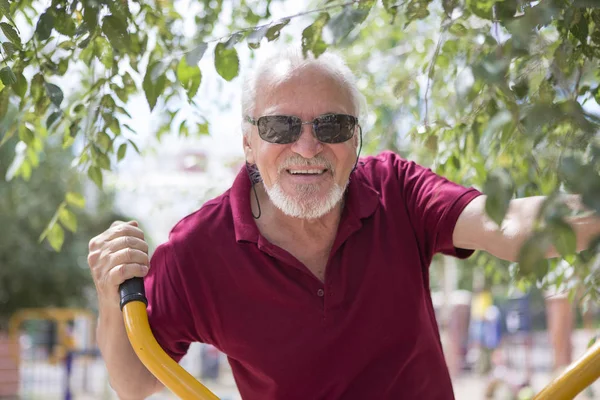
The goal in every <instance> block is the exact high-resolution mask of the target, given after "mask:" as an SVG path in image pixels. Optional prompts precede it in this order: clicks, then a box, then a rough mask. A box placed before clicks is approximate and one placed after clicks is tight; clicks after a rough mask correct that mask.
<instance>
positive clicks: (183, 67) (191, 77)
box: [177, 58, 202, 99]
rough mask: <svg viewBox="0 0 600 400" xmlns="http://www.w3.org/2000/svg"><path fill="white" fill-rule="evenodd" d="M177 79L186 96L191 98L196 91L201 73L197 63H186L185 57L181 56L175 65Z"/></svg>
mask: <svg viewBox="0 0 600 400" xmlns="http://www.w3.org/2000/svg"><path fill="white" fill-rule="evenodd" d="M177 79H178V80H179V82H181V85H182V86H183V88H184V89H185V90H186V92H187V94H188V98H190V99H191V98H193V97H194V96H195V95H196V93H197V92H198V88H199V87H200V82H201V80H202V73H201V72H200V68H199V67H198V66H197V65H192V66H190V65H188V63H187V61H186V59H185V58H182V59H181V60H180V61H179V64H178V65H177Z"/></svg>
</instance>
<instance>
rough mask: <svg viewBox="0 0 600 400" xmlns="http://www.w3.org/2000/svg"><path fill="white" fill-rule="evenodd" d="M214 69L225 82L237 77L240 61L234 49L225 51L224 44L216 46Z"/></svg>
mask: <svg viewBox="0 0 600 400" xmlns="http://www.w3.org/2000/svg"><path fill="white" fill-rule="evenodd" d="M215 68H216V70H217V72H218V73H219V75H221V77H222V78H223V79H225V80H226V81H231V80H233V78H235V77H236V76H238V73H239V68H240V60H239V58H238V54H237V51H236V50H235V48H230V49H227V48H226V47H225V44H224V43H219V44H217V46H216V47H215Z"/></svg>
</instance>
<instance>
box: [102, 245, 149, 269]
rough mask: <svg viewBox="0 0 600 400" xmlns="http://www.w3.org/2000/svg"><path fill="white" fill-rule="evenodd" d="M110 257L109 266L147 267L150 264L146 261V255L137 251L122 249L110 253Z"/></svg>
mask: <svg viewBox="0 0 600 400" xmlns="http://www.w3.org/2000/svg"><path fill="white" fill-rule="evenodd" d="M110 257H111V262H110V264H111V265H120V264H132V263H133V264H141V265H146V266H147V265H148V264H149V263H150V260H149V259H148V254H147V253H145V252H143V251H141V250H138V249H131V248H124V249H121V250H118V251H116V252H114V253H112V254H111V255H110Z"/></svg>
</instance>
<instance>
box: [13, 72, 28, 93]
mask: <svg viewBox="0 0 600 400" xmlns="http://www.w3.org/2000/svg"><path fill="white" fill-rule="evenodd" d="M16 77H17V81H16V82H15V84H14V85H13V90H14V91H15V93H16V94H17V96H19V97H20V98H23V97H25V94H26V93H27V79H26V78H25V76H24V75H23V74H22V73H18V74H17V75H16Z"/></svg>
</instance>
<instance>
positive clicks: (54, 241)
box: [46, 223, 65, 251]
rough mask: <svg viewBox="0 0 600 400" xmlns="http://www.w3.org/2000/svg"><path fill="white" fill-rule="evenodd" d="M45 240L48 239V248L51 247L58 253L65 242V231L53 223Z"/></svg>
mask: <svg viewBox="0 0 600 400" xmlns="http://www.w3.org/2000/svg"><path fill="white" fill-rule="evenodd" d="M46 238H47V239H48V243H50V246H52V248H53V249H54V250H55V251H59V250H60V249H61V248H62V245H63V243H64V241H65V231H64V229H63V228H62V227H61V226H60V225H58V224H56V223H55V224H53V225H52V227H51V228H50V230H49V231H48V233H47V236H46Z"/></svg>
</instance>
